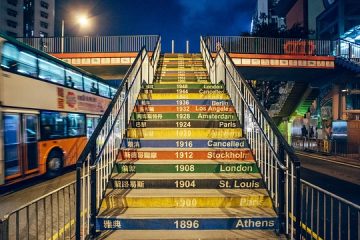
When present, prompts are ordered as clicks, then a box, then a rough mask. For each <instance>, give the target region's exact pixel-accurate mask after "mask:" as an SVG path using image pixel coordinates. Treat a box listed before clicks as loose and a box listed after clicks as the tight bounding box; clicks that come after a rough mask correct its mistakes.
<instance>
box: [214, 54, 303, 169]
mask: <svg viewBox="0 0 360 240" xmlns="http://www.w3.org/2000/svg"><path fill="white" fill-rule="evenodd" d="M225 54H227V53H226V52H225ZM228 57H229V56H228ZM229 59H231V58H230V57H229ZM221 61H222V62H223V63H224V64H225V62H224V60H223V59H222V58H221ZM226 71H228V72H229V73H230V71H229V69H227V68H226ZM230 77H231V80H232V81H233V82H234V83H236V81H235V79H234V77H233V76H231V75H230ZM235 87H236V89H237V90H238V92H239V93H240V92H241V90H240V88H239V86H237V85H235ZM249 89H251V88H249ZM240 97H241V98H242V99H243V100H245V98H244V96H243V95H242V94H240ZM244 103H245V105H246V106H247V107H248V109H249V111H250V112H251V115H252V116H253V117H254V119H256V116H255V113H254V112H253V111H252V110H251V107H250V105H249V104H248V103H247V102H246V101H244ZM260 106H261V107H262V105H260ZM256 121H257V120H256ZM258 124H259V122H258ZM260 131H261V134H262V135H263V137H264V138H265V140H266V142H267V143H268V144H269V147H270V149H271V151H272V152H273V154H274V156H275V158H276V163H277V165H278V166H279V167H280V168H281V169H282V170H283V171H287V170H288V168H287V167H286V166H285V165H284V164H282V163H281V162H280V160H279V159H280V158H279V155H278V153H277V152H276V151H275V149H274V147H273V146H272V144H271V142H270V140H269V139H268V137H267V136H266V134H265V132H264V130H263V129H262V128H260ZM284 147H286V146H284ZM299 163H300V161H299Z"/></svg>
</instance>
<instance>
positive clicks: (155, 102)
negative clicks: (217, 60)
mask: <svg viewBox="0 0 360 240" xmlns="http://www.w3.org/2000/svg"><path fill="white" fill-rule="evenodd" d="M136 104H138V105H176V106H188V105H205V106H231V105H232V103H231V100H223V99H212V100H209V99H198V100H169V99H168V100H154V99H148V100H137V101H136Z"/></svg>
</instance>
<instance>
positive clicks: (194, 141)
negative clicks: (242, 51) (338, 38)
mask: <svg viewBox="0 0 360 240" xmlns="http://www.w3.org/2000/svg"><path fill="white" fill-rule="evenodd" d="M212 46H213V45H211V43H209V40H208V38H203V37H202V38H201V39H200V53H199V54H170V53H161V38H157V41H156V44H155V46H154V48H153V49H151V52H148V50H147V48H145V47H143V48H141V50H140V51H139V52H138V53H137V54H136V57H135V58H134V59H133V60H131V63H132V64H131V67H130V68H129V70H128V71H127V73H126V75H125V77H124V80H123V81H122V83H121V84H120V86H119V88H118V90H117V93H116V95H115V96H114V98H113V100H112V101H111V103H110V104H109V107H108V108H107V110H106V112H105V113H104V114H103V116H102V118H101V121H100V122H99V124H98V126H97V128H96V130H95V131H94V133H93V135H92V136H91V137H90V139H89V141H88V143H87V145H86V147H85V149H84V151H83V152H82V154H81V156H80V158H79V159H78V162H77V165H76V182H75V183H73V185H69V186H65V187H64V188H63V189H62V190H60V194H65V195H67V194H69V197H68V198H67V197H64V198H62V199H64V200H65V199H68V201H64V202H65V203H64V204H69V205H71V204H72V205H71V206H70V207H68V209H70V211H69V212H70V213H67V211H65V210H64V211H63V212H60V214H59V213H58V215H57V218H56V220H54V218H52V217H50V218H51V227H52V225H53V222H54V224H55V225H56V224H57V226H58V230H57V231H56V234H53V235H52V237H51V239H58V238H59V239H62V238H66V237H67V236H70V238H73V237H76V239H85V238H91V239H298V240H300V239H327V238H330V237H332V236H336V237H335V238H337V239H357V238H359V233H358V231H359V230H358V229H359V214H360V213H359V209H360V208H359V206H357V205H354V204H352V203H349V202H346V200H343V199H341V198H339V197H337V196H335V195H333V194H331V193H328V192H326V191H325V190H323V189H321V188H319V187H317V186H314V185H312V184H310V183H307V182H305V181H303V180H301V176H300V162H299V160H298V158H297V157H296V155H295V153H294V151H293V149H292V148H291V147H290V146H289V145H288V143H287V142H286V141H285V139H284V138H283V136H282V135H281V133H280V132H279V130H278V128H277V127H276V125H275V124H274V123H273V121H272V120H271V118H270V117H269V115H268V113H267V111H266V110H265V109H264V108H263V106H262V105H261V104H260V102H259V101H258V100H257V98H256V97H255V94H254V93H253V91H252V90H251V87H250V86H249V84H248V82H247V81H246V79H245V77H244V76H243V75H242V74H241V73H239V71H238V68H237V66H236V61H237V60H235V61H234V60H233V59H232V57H231V56H230V55H229V53H228V52H227V50H226V45H225V44H221V42H220V43H219V44H217V42H216V45H215V47H216V48H217V49H216V51H217V53H216V55H214V54H213V53H212V49H211V48H212ZM241 61H243V60H241ZM326 61H329V62H331V63H325V65H321V66H320V65H317V63H316V66H317V67H324V68H333V61H334V59H333V57H329V59H328V60H326ZM250 62H252V60H250ZM261 62H262V61H261V60H260V63H261ZM270 62H271V61H270ZM257 67H259V66H257ZM67 188H69V189H72V190H73V191H70V190H67ZM61 191H62V192H61ZM71 192H74V195H71ZM52 194H54V193H52ZM57 194H58V195H57V197H56V196H55V195H54V199H58V203H57V206H58V207H59V206H60V205H61V204H62V202H61V201H59V197H58V196H59V193H57ZM70 195H71V196H70ZM51 196H52V197H53V195H51ZM52 199H53V198H52ZM55 202H56V201H55ZM59 202H60V203H59ZM66 209H67V208H66ZM51 213H52V211H51ZM13 218H14V219H15V220H14V219H13V221H14V222H16V221H17V223H19V222H21V221H24V220H23V219H19V215H14V216H13ZM63 219H67V220H66V221H65V220H64V221H62V220H63ZM5 223H6V224H8V223H9V222H5ZM48 223H49V220H48ZM36 224H38V222H36ZM3 226H4V225H3ZM6 226H7V227H9V226H8V225H6ZM28 226H29V225H25V226H24V228H23V229H22V231H25V232H26V231H28V233H29V232H30V231H29V227H28ZM26 229H28V230H26ZM36 229H38V227H36ZM39 229H40V227H39ZM41 229H42V228H41ZM18 231H19V229H18ZM45 231H46V230H45ZM43 235H44V234H43ZM43 235H41V234H37V235H36V236H43ZM16 236H18V235H16ZM28 236H30V234H29V235H28ZM31 236H32V235H31ZM45 236H46V232H45ZM28 239H31V237H28Z"/></svg>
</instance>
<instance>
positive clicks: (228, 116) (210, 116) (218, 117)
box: [130, 112, 238, 121]
mask: <svg viewBox="0 0 360 240" xmlns="http://www.w3.org/2000/svg"><path fill="white" fill-rule="evenodd" d="M130 120H131V121H145V120H184V121H190V120H202V121H238V117H237V115H236V114H235V113H231V112H230V113H229V112H225V113H203V112H199V113H187V112H185V113H138V112H133V114H132V115H131V118H130Z"/></svg>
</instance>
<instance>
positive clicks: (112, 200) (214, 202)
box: [101, 190, 272, 210]
mask: <svg viewBox="0 0 360 240" xmlns="http://www.w3.org/2000/svg"><path fill="white" fill-rule="evenodd" d="M123 191H126V190H123ZM182 191H183V190H182ZM241 207H264V208H270V207H272V203H271V198H270V197H269V196H267V195H255V194H254V195H253V196H219V197H213V196H209V197H191V196H189V197H186V196H182V197H176V196H168V197H155V196H147V197H129V196H127V195H126V193H125V192H124V195H116V196H108V197H106V198H105V199H104V200H103V202H102V204H101V209H103V210H108V209H119V208H241Z"/></svg>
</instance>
